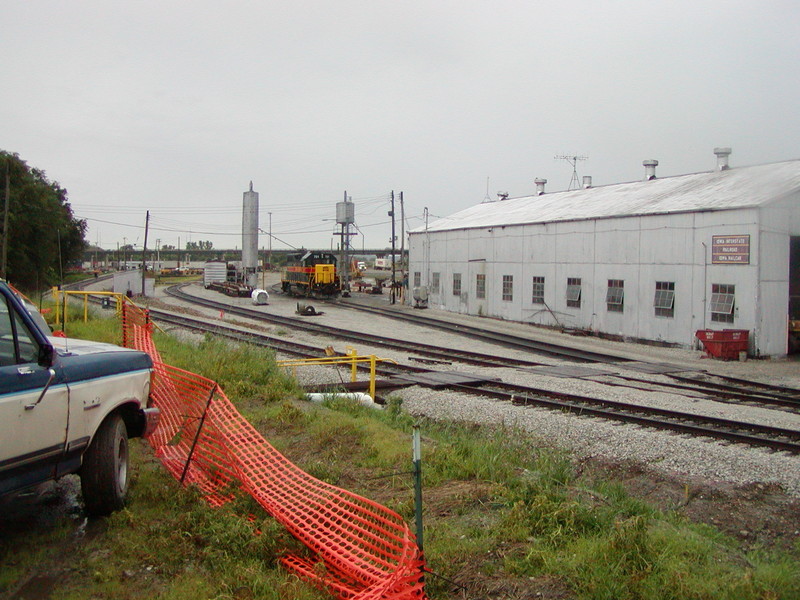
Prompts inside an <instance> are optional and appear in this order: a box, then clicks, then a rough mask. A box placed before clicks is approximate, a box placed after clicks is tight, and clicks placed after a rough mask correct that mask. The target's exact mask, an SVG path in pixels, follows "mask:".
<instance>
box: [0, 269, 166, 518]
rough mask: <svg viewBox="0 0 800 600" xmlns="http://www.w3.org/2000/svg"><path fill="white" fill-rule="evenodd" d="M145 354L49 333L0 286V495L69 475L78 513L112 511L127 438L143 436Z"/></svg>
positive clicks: (124, 477)
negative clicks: (79, 499)
mask: <svg viewBox="0 0 800 600" xmlns="http://www.w3.org/2000/svg"><path fill="white" fill-rule="evenodd" d="M152 370H153V363H152V361H151V359H150V357H149V356H148V355H147V354H146V353H144V352H139V351H136V350H130V349H126V348H121V347H119V346H113V345H111V344H101V343H96V342H87V341H83V340H74V339H66V338H58V337H53V336H52V332H51V331H50V328H49V327H48V326H47V324H46V323H45V321H44V319H43V318H42V316H41V315H40V314H39V313H38V311H37V310H36V309H35V307H33V306H31V305H30V304H29V303H27V302H25V301H24V300H23V299H22V298H21V297H20V296H19V295H17V294H16V293H15V292H14V290H13V289H11V287H9V286H8V284H6V282H4V281H2V280H0V496H4V495H7V494H12V493H15V492H19V491H22V490H25V489H28V488H32V487H34V486H37V485H38V484H41V483H44V482H46V481H50V480H54V479H58V478H60V477H62V476H64V475H67V474H70V473H78V474H79V475H80V478H81V490H82V492H83V500H84V504H85V506H86V511H87V512H88V513H89V514H92V515H104V514H109V513H111V512H112V511H114V510H118V509H120V508H122V506H123V505H124V502H125V496H126V493H127V490H128V438H129V437H137V436H144V435H147V434H149V433H150V431H152V429H153V428H154V427H155V426H156V424H157V422H158V410H157V409H155V408H150V407H148V400H149V394H150V377H151V373H152Z"/></svg>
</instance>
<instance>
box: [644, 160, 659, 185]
mask: <svg viewBox="0 0 800 600" xmlns="http://www.w3.org/2000/svg"><path fill="white" fill-rule="evenodd" d="M642 165H643V166H644V180H645V181H650V180H651V179H655V178H656V167H657V166H658V161H657V160H653V159H652V158H651V159H650V160H645V161H643V162H642Z"/></svg>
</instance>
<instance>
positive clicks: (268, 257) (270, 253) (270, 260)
mask: <svg viewBox="0 0 800 600" xmlns="http://www.w3.org/2000/svg"><path fill="white" fill-rule="evenodd" d="M267 214H268V215H269V254H268V255H267V263H268V264H269V268H270V269H271V268H272V213H271V212H270V213H267Z"/></svg>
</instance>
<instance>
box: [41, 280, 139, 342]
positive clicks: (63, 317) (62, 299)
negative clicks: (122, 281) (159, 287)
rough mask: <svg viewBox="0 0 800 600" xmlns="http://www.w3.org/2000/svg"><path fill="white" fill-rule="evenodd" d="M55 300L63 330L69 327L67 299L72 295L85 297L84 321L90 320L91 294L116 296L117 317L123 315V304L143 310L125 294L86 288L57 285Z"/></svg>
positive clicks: (57, 321) (107, 296)
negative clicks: (61, 287) (66, 287)
mask: <svg viewBox="0 0 800 600" xmlns="http://www.w3.org/2000/svg"><path fill="white" fill-rule="evenodd" d="M52 294H53V300H54V301H55V305H56V314H55V323H56V325H60V326H61V329H62V331H66V328H67V299H68V298H70V297H76V298H81V297H82V298H83V322H84V323H86V322H87V321H88V320H89V296H104V297H106V298H114V300H115V305H114V311H115V314H116V316H117V318H119V317H121V315H122V305H123V304H124V303H126V302H127V303H129V304H130V305H131V306H133V307H135V308H136V309H138V310H142V308H141V307H140V306H138V305H137V304H136V303H135V302H134V301H133V300H131V299H130V298H129V297H128V296H126V295H125V294H120V293H119V292H101V291H85V290H60V289H58V288H57V287H54V288H52Z"/></svg>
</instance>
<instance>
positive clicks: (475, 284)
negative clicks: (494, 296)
mask: <svg viewBox="0 0 800 600" xmlns="http://www.w3.org/2000/svg"><path fill="white" fill-rule="evenodd" d="M462 285H464V287H465V289H468V290H469V296H468V304H467V312H468V313H469V314H471V315H481V316H484V315H486V314H488V311H487V306H488V299H487V294H488V290H487V289H486V286H487V282H486V259H483V258H481V259H477V260H471V261H469V282H468V283H467V284H466V285H465V284H462Z"/></svg>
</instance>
